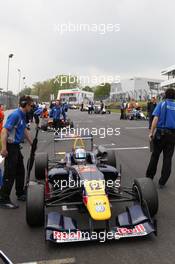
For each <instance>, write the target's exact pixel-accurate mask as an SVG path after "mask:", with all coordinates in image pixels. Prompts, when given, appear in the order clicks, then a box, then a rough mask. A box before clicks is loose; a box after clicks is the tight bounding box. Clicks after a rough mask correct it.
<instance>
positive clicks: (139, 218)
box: [46, 204, 157, 243]
mask: <svg viewBox="0 0 175 264" xmlns="http://www.w3.org/2000/svg"><path fill="white" fill-rule="evenodd" d="M151 233H154V234H156V233H157V227H156V222H155V221H153V220H152V219H150V217H149V216H148V217H147V216H146V215H145V213H144V212H143V210H142V207H141V206H140V204H135V205H133V206H131V207H130V208H127V210H126V212H124V213H121V214H119V215H118V216H117V218H116V226H113V227H110V225H109V226H108V228H106V229H92V228H90V227H89V228H88V229H86V230H80V229H79V228H78V226H77V222H76V221H75V220H73V219H72V218H71V217H67V216H63V215H61V214H59V213H58V212H50V213H49V214H48V215H47V220H46V240H48V241H52V242H55V243H65V242H79V241H92V240H98V241H100V242H105V241H107V240H118V239H120V238H131V237H142V236H147V235H149V234H151Z"/></svg>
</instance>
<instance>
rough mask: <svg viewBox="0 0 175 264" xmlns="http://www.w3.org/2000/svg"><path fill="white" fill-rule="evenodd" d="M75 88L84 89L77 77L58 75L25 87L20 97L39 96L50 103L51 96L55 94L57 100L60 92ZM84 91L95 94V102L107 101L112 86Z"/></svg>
mask: <svg viewBox="0 0 175 264" xmlns="http://www.w3.org/2000/svg"><path fill="white" fill-rule="evenodd" d="M73 88H82V87H81V84H80V82H79V81H78V78H77V77H75V76H70V75H58V76H56V77H55V78H53V79H49V80H46V81H43V82H37V83H35V84H33V85H32V87H25V89H23V90H22V91H21V92H20V94H19V95H20V96H21V95H24V94H28V95H37V96H38V97H39V99H40V100H41V101H49V100H50V95H51V94H54V97H55V98H57V95H58V91H59V90H63V89H73ZM82 90H84V91H89V92H94V98H95V100H101V99H106V98H107V97H109V94H110V84H109V83H102V84H100V85H98V86H95V87H89V86H85V87H84V88H82Z"/></svg>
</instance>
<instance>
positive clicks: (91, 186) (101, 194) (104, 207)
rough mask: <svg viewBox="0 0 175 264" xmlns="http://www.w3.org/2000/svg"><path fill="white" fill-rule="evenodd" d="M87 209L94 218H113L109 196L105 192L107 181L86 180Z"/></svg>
mask: <svg viewBox="0 0 175 264" xmlns="http://www.w3.org/2000/svg"><path fill="white" fill-rule="evenodd" d="M85 189H86V195H87V198H88V199H87V204H86V207H87V210H88V212H89V214H90V216H91V217H92V219H94V220H108V219H110V218H111V209H110V204H109V200H108V197H107V195H106V193H105V182H104V181H103V180H99V181H95V180H92V181H86V183H85Z"/></svg>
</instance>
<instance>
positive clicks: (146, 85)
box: [110, 77, 163, 101]
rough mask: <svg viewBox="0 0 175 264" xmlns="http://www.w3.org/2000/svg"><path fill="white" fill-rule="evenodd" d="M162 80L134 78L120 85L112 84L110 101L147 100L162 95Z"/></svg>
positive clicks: (122, 81)
mask: <svg viewBox="0 0 175 264" xmlns="http://www.w3.org/2000/svg"><path fill="white" fill-rule="evenodd" d="M162 81H163V80H160V79H152V78H144V77H132V78H129V79H123V80H121V81H120V82H118V83H111V91H110V100H111V101H119V100H121V99H127V100H128V99H131V98H134V99H135V100H147V99H149V98H151V97H152V96H158V95H159V94H160V93H162V87H161V82H162Z"/></svg>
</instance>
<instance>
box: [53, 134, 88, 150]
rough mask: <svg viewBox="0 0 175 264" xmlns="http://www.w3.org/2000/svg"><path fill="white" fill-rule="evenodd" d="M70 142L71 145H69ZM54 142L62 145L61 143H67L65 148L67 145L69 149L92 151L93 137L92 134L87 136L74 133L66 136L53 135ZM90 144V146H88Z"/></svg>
mask: <svg viewBox="0 0 175 264" xmlns="http://www.w3.org/2000/svg"><path fill="white" fill-rule="evenodd" d="M71 141H72V144H71ZM54 142H59V143H61V142H62V143H63V142H69V143H68V144H67V146H68V145H69V147H70V146H71V149H72V148H74V149H75V148H76V147H82V148H84V149H86V150H88V149H89V150H90V151H92V150H93V136H92V134H88V135H77V134H74V133H70V134H68V135H61V134H58V135H55V137H54ZM88 143H90V145H89V144H88Z"/></svg>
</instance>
